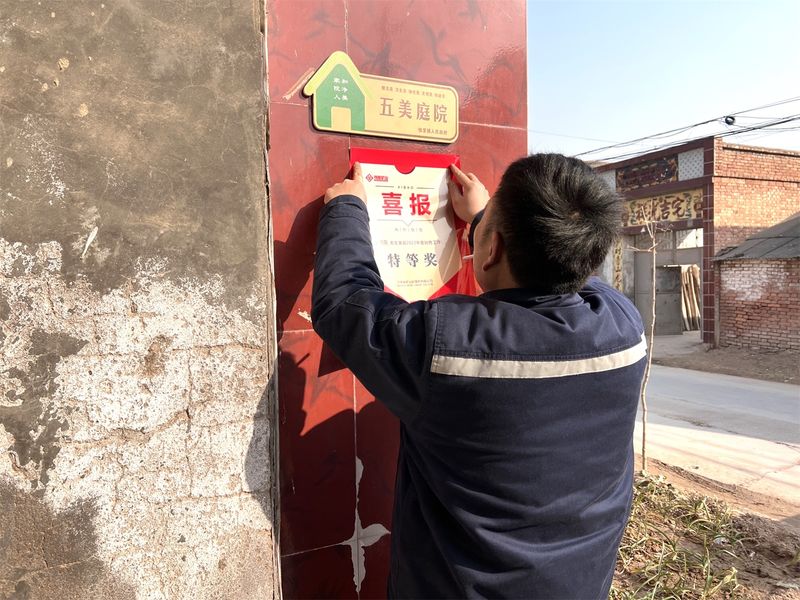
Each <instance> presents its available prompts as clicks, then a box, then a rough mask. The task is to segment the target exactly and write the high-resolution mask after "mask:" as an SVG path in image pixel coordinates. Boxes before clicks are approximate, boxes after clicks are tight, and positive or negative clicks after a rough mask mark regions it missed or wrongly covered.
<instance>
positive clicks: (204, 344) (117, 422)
mask: <svg viewBox="0 0 800 600" xmlns="http://www.w3.org/2000/svg"><path fill="white" fill-rule="evenodd" d="M85 247H87V248H88V243H87V244H86V245H85ZM61 265H62V248H61V246H60V245H59V244H58V243H56V242H48V243H43V244H36V245H30V246H26V245H24V244H19V243H16V244H10V243H7V242H6V241H4V240H2V239H0V293H1V294H2V296H3V298H4V299H5V300H6V301H7V302H8V304H9V307H10V314H9V316H8V319H6V321H5V322H4V323H2V324H1V325H0V326H2V327H4V328H5V329H7V330H8V331H14V334H15V335H14V336H8V335H7V336H6V337H5V338H4V339H3V340H2V342H0V372H2V371H5V370H7V369H8V368H11V367H16V368H19V369H20V370H23V371H25V370H26V369H28V368H29V366H30V363H31V361H32V360H33V359H34V357H31V356H30V346H31V336H32V334H33V332H34V331H36V330H41V331H45V332H47V333H62V334H67V335H70V336H72V337H74V338H77V339H80V340H84V341H86V342H87V343H86V345H85V346H84V347H83V348H82V349H81V350H80V351H79V352H78V353H77V354H75V355H72V356H67V357H64V358H62V359H61V360H60V362H59V363H58V365H57V367H56V374H57V376H56V379H55V384H56V390H55V392H54V393H53V394H52V396H51V397H50V398H47V399H45V401H44V407H43V409H44V410H46V411H52V414H53V417H54V418H57V419H60V420H64V421H66V423H67V424H68V427H67V428H66V429H65V430H64V431H63V432H62V433H61V441H60V447H61V450H60V452H59V453H58V455H57V456H56V459H55V463H54V466H53V468H52V469H51V470H50V471H49V472H48V475H49V483H48V485H47V486H46V488H44V501H45V502H47V503H48V504H49V505H50V506H51V507H52V508H53V510H55V511H61V510H65V509H67V508H68V507H69V506H71V505H74V503H76V502H80V501H84V500H90V501H92V502H93V503H94V505H95V506H96V507H97V516H96V517H95V522H94V525H95V528H96V533H97V557H98V558H99V559H100V560H102V561H103V562H104V563H105V564H106V565H107V566H108V567H109V569H110V571H111V572H113V573H114V574H115V575H117V576H118V577H119V578H121V579H122V580H124V581H126V582H128V583H130V585H131V586H133V587H134V588H135V590H136V594H137V597H138V598H179V599H195V598H205V597H271V596H272V595H273V590H272V588H271V585H272V580H271V577H270V575H269V574H270V573H271V570H270V569H272V568H274V567H273V566H272V565H271V559H272V556H273V530H272V523H271V521H270V516H268V515H267V514H265V512H264V510H263V509H262V506H261V503H260V502H259V498H263V499H264V502H265V506H269V503H270V502H271V500H270V499H269V494H270V489H271V483H272V478H273V477H274V473H273V472H272V471H271V470H270V464H269V447H270V443H271V442H270V435H271V433H272V432H271V429H270V424H269V422H268V421H267V419H266V417H264V416H262V417H260V418H259V419H258V420H254V416H255V414H256V412H257V410H258V409H259V404H260V402H261V398H262V395H263V393H264V390H265V389H266V388H267V386H268V382H269V377H270V375H271V372H270V369H271V368H272V364H271V361H269V360H268V357H267V355H266V348H267V339H266V335H267V333H266V332H267V325H266V321H265V320H264V319H266V317H261V320H259V319H260V317H258V316H256V317H253V318H251V319H245V318H244V317H243V316H242V315H240V314H239V312H238V311H235V310H231V309H230V308H227V307H226V306H225V305H224V303H222V302H221V301H220V299H221V298H222V294H223V293H224V286H223V283H222V282H221V280H216V279H215V280H212V281H210V282H206V281H196V280H190V279H186V280H183V281H180V282H179V283H177V284H176V283H174V282H172V281H170V280H168V278H166V277H164V273H165V272H166V271H167V269H168V268H169V265H168V264H167V263H166V261H164V260H154V259H151V260H141V261H140V267H141V269H142V271H141V272H140V273H139V275H138V276H137V278H136V279H135V280H134V281H132V282H131V284H130V285H129V286H127V287H126V288H124V289H115V290H112V291H110V292H108V293H105V294H101V293H99V292H96V291H94V290H93V289H92V288H91V286H90V285H89V284H88V283H87V282H85V281H84V280H82V279H78V280H76V281H73V282H70V283H68V282H66V281H65V280H64V279H63V277H62V276H61V272H60V271H61ZM254 294H255V292H254ZM262 295H263V293H262ZM12 384H14V385H16V384H15V383H14V382H12ZM12 442H13V440H9V434H8V433H7V432H6V431H5V430H4V429H2V428H0V444H3V447H5V448H7V447H8V446H9V445H10V444H11V443H12ZM13 460H14V457H13V456H11V454H9V453H8V452H6V453H5V454H3V455H0V476H2V477H3V478H4V479H7V480H11V479H12V478H13V481H14V482H15V485H17V486H18V487H20V488H21V489H29V486H30V483H29V482H30V481H36V480H37V479H38V478H39V475H40V473H39V472H38V469H39V468H40V467H36V466H34V464H33V463H29V464H28V465H27V466H25V467H24V468H22V469H20V468H15V465H14V462H13ZM26 469H27V470H26ZM268 512H269V510H268ZM221 564H225V565H226V566H225V567H221V566H220V565H221ZM256 572H260V573H264V575H263V576H257V577H256V576H253V575H252V573H256ZM165 573H181V577H180V578H167V577H164V574H165ZM242 585H245V586H251V587H248V588H246V589H240V588H237V587H236V586H242Z"/></svg>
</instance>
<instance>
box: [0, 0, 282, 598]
mask: <svg viewBox="0 0 800 600" xmlns="http://www.w3.org/2000/svg"><path fill="white" fill-rule="evenodd" d="M262 13H263V11H262V9H261V7H260V3H259V2H258V1H256V2H252V1H251V0H229V1H219V0H210V1H196V2H183V1H181V2H178V1H174V0H105V2H101V1H99V0H96V1H92V2H88V1H82V0H63V1H55V0H41V1H40V2H39V1H34V0H0V320H2V325H1V326H0V347H1V348H0V350H1V351H2V356H0V450H1V451H2V454H0V515H1V517H0V597H3V598H37V599H38V598H59V599H65V598H256V597H258V598H265V597H271V596H272V594H273V591H274V590H275V589H277V588H276V587H275V579H274V577H275V571H276V569H275V566H274V560H273V555H274V547H273V545H274V532H273V517H274V513H275V506H274V505H275V497H274V494H273V492H272V489H273V483H274V479H275V473H274V467H273V464H274V462H273V458H274V455H273V447H274V439H273V433H274V431H275V430H276V423H275V422H274V419H273V417H272V415H273V414H274V396H273V394H272V392H271V388H270V385H271V380H272V374H273V362H274V358H275V350H274V345H275V343H274V333H273V331H274V317H273V302H272V292H271V290H272V289H273V286H272V282H271V276H270V273H271V265H270V258H269V248H270V241H269V239H268V236H269V228H268V225H267V224H268V213H267V202H266V186H265V164H264V161H265V159H264V156H265V154H264V137H265V136H264V128H265V123H264V114H265V100H264V97H263V79H264V66H263V65H264V61H263V34H262V31H263V24H262V19H261V15H262Z"/></svg>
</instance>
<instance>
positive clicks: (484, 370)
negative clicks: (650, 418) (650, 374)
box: [431, 336, 647, 379]
mask: <svg viewBox="0 0 800 600" xmlns="http://www.w3.org/2000/svg"><path fill="white" fill-rule="evenodd" d="M646 354H647V342H646V341H645V338H644V336H642V339H641V341H640V342H639V343H638V344H636V345H635V346H632V347H630V348H627V349H626V350H620V351H619V352H614V353H612V354H605V355H603V356H594V357H592V358H581V359H578V360H501V359H494V358H464V357H461V356H443V355H441V354H434V355H433V360H432V361H431V373H438V374H439V375H456V376H460V377H482V378H495V379H544V378H547V377H567V376H569V375H583V374H585V373H599V372H601V371H611V370H612V369H621V368H622V367H628V366H630V365H632V364H635V363H637V362H639V361H640V360H641V359H642V358H644V357H645V355H646Z"/></svg>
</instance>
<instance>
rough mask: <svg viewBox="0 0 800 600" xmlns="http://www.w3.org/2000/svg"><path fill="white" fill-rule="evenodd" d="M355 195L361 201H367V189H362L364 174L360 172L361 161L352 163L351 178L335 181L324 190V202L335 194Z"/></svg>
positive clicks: (331, 198)
mask: <svg viewBox="0 0 800 600" xmlns="http://www.w3.org/2000/svg"><path fill="white" fill-rule="evenodd" d="M345 195H350V196H356V197H357V198H359V199H360V200H361V201H362V202H364V203H365V204H366V202H367V191H366V190H365V189H364V176H363V175H362V174H361V163H354V164H353V178H352V179H345V180H344V181H342V182H341V183H335V184H333V185H332V186H331V187H329V188H328V189H327V190H325V204H327V203H328V202H330V201H331V200H333V199H334V198H336V197H337V196H345Z"/></svg>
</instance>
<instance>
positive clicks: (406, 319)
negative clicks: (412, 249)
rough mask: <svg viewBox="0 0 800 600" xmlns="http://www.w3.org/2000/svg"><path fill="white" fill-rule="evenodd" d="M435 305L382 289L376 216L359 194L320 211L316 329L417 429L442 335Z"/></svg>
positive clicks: (314, 294)
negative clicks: (372, 221)
mask: <svg viewBox="0 0 800 600" xmlns="http://www.w3.org/2000/svg"><path fill="white" fill-rule="evenodd" d="M435 311H436V306H435V304H431V303H429V302H414V303H410V304H409V303H408V302H405V301H403V300H401V299H400V298H398V297H396V296H394V295H392V294H388V293H386V292H384V291H383V281H382V280H381V277H380V274H379V272H378V266H377V264H376V263H375V258H374V256H373V251H372V241H371V238H370V232H369V216H368V214H367V208H366V206H365V205H364V203H363V202H362V201H361V200H360V199H359V198H357V197H355V196H339V197H337V198H334V199H333V200H332V201H331V202H329V203H328V204H327V205H326V206H325V207H324V208H323V209H322V212H321V213H320V220H319V231H318V236H317V254H316V260H315V266H314V285H313V290H312V307H311V320H312V323H313V327H314V331H316V332H317V333H318V334H319V336H320V337H321V338H322V339H323V340H324V341H325V342H326V343H327V344H328V346H330V348H331V349H332V350H333V351H334V353H336V355H337V356H338V357H339V358H340V359H341V360H342V361H343V362H344V364H345V365H347V367H348V368H349V369H350V370H351V371H352V372H353V373H354V374H355V376H356V377H358V379H359V380H360V381H361V383H363V384H364V386H365V387H366V388H367V389H368V390H369V391H370V392H371V393H372V394H374V395H375V396H376V398H378V400H380V401H382V402H383V403H384V404H386V405H387V406H388V408H389V409H390V410H391V411H392V412H393V413H394V414H395V415H397V416H398V417H399V418H400V419H401V420H402V421H403V422H405V423H406V424H410V423H411V422H412V421H413V420H414V418H415V417H416V415H417V413H418V412H419V408H420V406H421V403H422V398H423V396H424V393H425V386H426V384H427V378H428V368H429V365H430V362H431V354H432V347H433V339H434V337H435V332H436V315H435Z"/></svg>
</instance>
